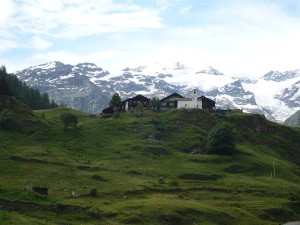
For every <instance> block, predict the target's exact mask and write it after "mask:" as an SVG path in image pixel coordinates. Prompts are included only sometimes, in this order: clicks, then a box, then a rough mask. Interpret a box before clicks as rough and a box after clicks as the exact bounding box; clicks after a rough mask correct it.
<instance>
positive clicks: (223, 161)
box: [190, 158, 231, 163]
mask: <svg viewBox="0 0 300 225" xmlns="http://www.w3.org/2000/svg"><path fill="white" fill-rule="evenodd" d="M190 161H191V162H194V163H229V162H231V159H227V158H214V159H191V160H190Z"/></svg>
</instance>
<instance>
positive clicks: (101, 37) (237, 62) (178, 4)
mask: <svg viewBox="0 0 300 225" xmlns="http://www.w3.org/2000/svg"><path fill="white" fill-rule="evenodd" d="M0 6H1V14H0V65H5V66H6V68H7V70H8V72H14V71H17V70H20V69H24V68H27V67H29V66H33V65H37V64H41V63H46V62H49V61H61V62H63V63H68V64H73V65H75V64H77V63H82V62H91V63H95V64H96V65H97V66H99V67H101V68H103V69H106V70H108V71H112V72H113V71H118V70H120V69H122V68H125V67H127V66H129V67H137V66H140V65H147V64H150V63H156V62H159V63H162V64H164V63H165V64H171V63H175V62H181V63H182V64H184V65H186V66H188V67H194V68H204V67H207V66H212V67H214V68H216V69H218V70H219V71H221V72H222V73H225V74H230V75H234V76H248V77H261V76H263V75H264V74H266V73H267V72H269V71H271V70H275V71H287V70H295V69H300V60H299V59H300V57H299V53H300V0H51V1H49V0H1V3H0Z"/></svg>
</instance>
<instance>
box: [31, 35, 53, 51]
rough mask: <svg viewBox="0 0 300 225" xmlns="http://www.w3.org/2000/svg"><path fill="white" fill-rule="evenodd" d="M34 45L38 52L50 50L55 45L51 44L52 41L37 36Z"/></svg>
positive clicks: (34, 38)
mask: <svg viewBox="0 0 300 225" xmlns="http://www.w3.org/2000/svg"><path fill="white" fill-rule="evenodd" d="M32 45H33V46H34V48H36V49H37V50H45V49H47V48H50V47H51V46H52V45H53V43H51V42H50V41H47V40H44V39H42V38H40V37H38V36H35V37H33V40H32Z"/></svg>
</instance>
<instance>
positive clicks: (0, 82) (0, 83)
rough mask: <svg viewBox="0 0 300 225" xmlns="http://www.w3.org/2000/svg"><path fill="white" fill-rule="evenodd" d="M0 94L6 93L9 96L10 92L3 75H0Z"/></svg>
mask: <svg viewBox="0 0 300 225" xmlns="http://www.w3.org/2000/svg"><path fill="white" fill-rule="evenodd" d="M0 95H8V96H11V92H10V90H9V87H8V84H7V81H6V80H5V78H4V77H0Z"/></svg>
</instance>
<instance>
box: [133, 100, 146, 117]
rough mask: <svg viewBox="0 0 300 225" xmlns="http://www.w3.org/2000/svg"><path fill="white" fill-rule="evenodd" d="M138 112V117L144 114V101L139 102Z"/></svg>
mask: <svg viewBox="0 0 300 225" xmlns="http://www.w3.org/2000/svg"><path fill="white" fill-rule="evenodd" d="M135 110H136V112H137V113H138V117H141V116H142V113H143V112H144V106H143V103H141V102H139V104H138V105H137V107H136V109H135Z"/></svg>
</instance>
